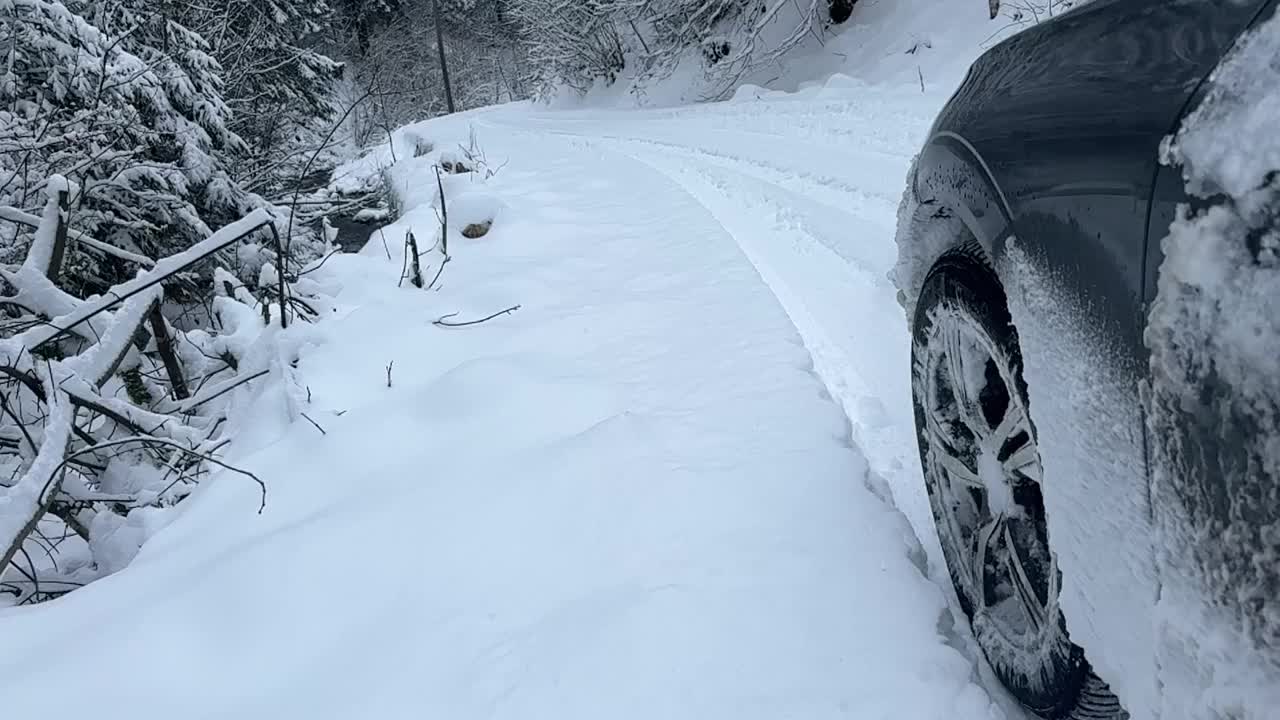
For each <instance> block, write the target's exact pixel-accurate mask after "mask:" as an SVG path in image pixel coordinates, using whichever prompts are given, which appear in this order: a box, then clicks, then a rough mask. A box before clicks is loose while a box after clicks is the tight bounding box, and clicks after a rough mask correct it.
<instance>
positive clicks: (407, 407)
mask: <svg viewBox="0 0 1280 720" xmlns="http://www.w3.org/2000/svg"><path fill="white" fill-rule="evenodd" d="M911 90H912V89H911V88H910V87H906V88H904V89H902V90H901V91H898V90H893V89H888V90H886V89H883V88H872V87H869V86H864V85H860V84H858V83H853V82H851V81H837V82H833V83H830V84H829V87H828V88H827V89H824V90H817V89H815V90H811V91H806V92H804V93H801V94H800V95H797V96H789V97H784V98H773V99H767V100H755V99H745V100H741V101H738V102H735V103H726V104H720V105H714V106H703V107H695V108H688V109H679V110H661V111H646V112H627V113H623V112H616V113H614V112H603V111H580V112H536V111H533V110H531V109H529V108H528V107H525V106H508V107H504V108H498V109H495V110H490V111H485V112H481V113H473V114H469V115H464V116H456V117H454V118H450V119H447V120H441V121H433V122H431V123H426V124H423V125H421V126H418V127H417V128H415V129H414V131H413V132H414V133H415V134H416V135H418V136H420V137H422V138H425V139H428V140H430V141H431V142H433V143H434V144H436V145H437V146H440V147H443V146H448V145H451V144H452V143H456V142H458V141H460V140H462V139H464V138H465V137H466V135H467V133H468V131H469V129H471V128H474V130H475V132H476V136H477V138H478V141H479V143H480V145H481V146H482V147H483V148H484V150H485V153H486V154H487V156H488V157H489V158H490V159H491V161H492V162H493V163H494V164H495V165H497V164H498V163H501V162H504V161H505V162H506V163H507V164H506V166H505V167H503V169H502V170H500V171H499V172H498V174H497V175H496V176H495V177H494V178H493V179H492V180H490V181H489V182H487V183H484V184H483V185H478V184H477V185H475V186H474V187H471V186H467V185H466V184H465V181H463V184H459V183H455V184H454V188H455V190H456V191H457V196H456V202H458V203H459V204H460V205H461V206H462V207H466V206H467V205H468V204H470V205H472V206H476V207H483V206H486V205H489V204H492V203H493V202H498V203H500V204H501V206H502V208H501V211H500V213H499V214H498V217H497V221H496V223H495V225H494V229H493V231H492V232H491V233H490V234H489V235H488V236H487V237H485V238H483V239H481V240H465V239H463V238H461V237H460V236H454V237H453V238H452V239H451V252H452V254H453V261H452V262H451V263H450V264H449V265H448V266H447V268H446V269H445V273H444V278H443V287H442V288H441V289H440V290H439V291H438V292H421V291H417V290H414V289H412V288H410V287H409V286H408V285H407V284H406V285H405V287H403V288H397V278H398V276H399V274H400V271H401V260H400V255H399V252H400V251H399V248H398V245H397V244H398V243H399V241H400V239H401V238H402V237H403V232H404V230H405V229H407V228H412V229H414V231H415V233H416V234H418V235H419V236H420V237H427V236H429V235H430V233H431V228H433V227H435V222H436V221H435V214H434V211H433V209H432V208H431V206H430V202H431V199H432V196H433V193H434V192H435V176H434V174H432V173H431V172H430V170H429V167H430V163H431V162H432V161H433V160H434V159H435V158H434V157H432V156H426V157H421V158H408V159H405V158H404V153H402V154H401V156H400V158H401V159H400V162H399V163H398V164H397V166H396V168H395V169H394V171H393V175H394V177H396V178H397V181H398V182H400V183H402V187H401V191H402V194H403V195H404V197H405V201H406V207H407V212H406V214H405V217H404V218H403V219H402V220H401V221H400V223H399V224H398V225H396V226H393V227H391V228H388V230H387V232H386V237H387V238H389V239H390V242H391V244H392V245H393V246H395V247H392V248H391V251H390V253H389V254H391V255H394V258H392V259H389V258H388V257H387V255H385V254H384V250H383V246H382V244H381V240H380V239H379V238H378V237H377V236H375V238H374V239H373V241H371V244H370V246H369V247H368V248H366V251H365V252H363V253H362V254H360V255H358V256H345V257H340V258H336V259H334V260H332V261H330V262H329V263H328V264H327V265H326V266H325V267H324V269H322V270H321V271H320V272H319V273H317V274H316V275H317V276H318V278H319V280H320V282H322V283H326V284H330V285H333V286H335V287H337V286H341V291H340V292H339V293H338V294H337V300H336V304H337V312H336V313H335V314H334V317H333V318H332V319H329V320H327V321H325V323H323V324H322V326H321V332H319V336H320V341H319V342H317V343H316V344H315V345H313V346H309V347H307V348H305V349H304V350H303V352H302V357H301V362H300V363H299V371H300V373H301V374H302V376H303V377H304V378H305V381H306V385H307V388H308V394H309V397H310V401H309V402H310V405H309V407H308V410H307V413H308V417H310V418H312V419H314V421H315V422H316V423H317V424H318V425H320V426H323V428H324V431H325V433H324V434H321V433H320V432H319V431H318V430H317V428H316V427H313V426H312V425H311V424H310V423H307V422H296V423H293V424H291V425H287V424H286V423H285V422H284V420H283V417H282V415H283V411H282V410H281V406H282V402H281V398H280V396H279V394H278V393H276V392H268V393H266V394H264V395H262V396H260V397H258V398H257V399H256V400H254V403H253V404H252V405H251V406H249V407H246V408H244V409H243V416H244V417H245V419H246V427H245V428H244V429H243V431H242V432H241V437H242V438H243V441H242V442H241V445H240V451H239V454H238V457H237V458H236V460H237V461H238V462H240V463H241V464H243V465H245V466H246V467H248V468H250V469H252V470H253V471H254V472H256V473H257V474H258V475H259V476H261V477H263V478H264V479H265V480H266V481H267V483H268V485H269V487H270V495H269V499H268V507H267V511H266V513H265V514H263V515H262V516H257V515H254V514H253V510H254V508H255V507H256V503H257V496H256V494H255V492H254V489H253V488H252V487H246V486H245V484H244V483H241V482H239V481H237V480H236V479H234V478H232V477H224V478H222V479H219V480H218V481H216V482H213V483H210V484H208V485H207V486H206V487H203V488H202V490H201V492H200V493H199V494H198V495H196V496H194V497H193V499H192V500H191V501H190V502H189V503H188V507H187V509H186V511H185V512H184V514H183V515H182V516H181V517H180V518H179V519H178V520H177V521H176V522H175V523H174V524H173V525H171V526H170V527H168V528H166V529H165V530H164V531H162V532H161V533H160V534H159V535H158V536H157V537H156V538H155V539H154V540H153V541H152V542H151V543H150V544H149V545H148V546H146V547H145V548H144V550H143V552H142V554H141V555H140V556H139V558H138V559H137V561H135V563H134V564H133V565H132V566H131V567H130V568H128V569H127V570H125V571H123V572H121V573H119V574H118V575H115V576H113V577H111V578H108V579H106V580H104V581H101V582H99V583H96V584H94V585H92V586H90V587H88V588H86V589H84V590H81V591H78V592H76V593H73V594H72V595H70V596H68V597H66V598H64V599H63V600H60V601H57V602H54V603H49V604H47V605H43V606H38V607H34V608H22V609H15V610H7V611H3V612H2V613H0V637H3V638H4V649H5V652H4V653H3V655H0V678H3V680H2V681H0V696H2V697H3V698H4V707H5V711H6V713H8V714H11V715H13V716H14V717H19V716H28V715H32V714H34V713H35V712H37V711H41V710H54V709H56V710H57V711H58V712H60V713H62V712H65V713H68V714H72V715H79V714H86V713H92V715H93V716H94V717H104V716H106V717H130V718H135V719H136V718H144V719H145V718H152V717H154V718H165V719H166V720H168V719H171V718H174V717H183V718H206V717H207V718H215V717H218V718H222V717H226V718H232V717H234V718H278V717H310V718H383V717H388V718H389V717H406V716H411V717H418V716H420V717H440V718H458V719H462V718H519V719H522V720H527V719H529V718H584V719H585V718H591V719H592V720H595V719H597V718H684V717H687V718H690V719H696V720H707V719H709V718H733V720H742V719H743V718H762V719H764V718H769V719H774V718H782V717H795V718H805V719H806V720H811V719H816V718H826V717H831V718H835V717H845V718H895V719H897V718H908V719H920V720H932V719H938V720H941V719H943V718H946V719H947V720H953V719H954V720H968V719H970V718H999V717H1008V716H1012V715H1016V714H1017V713H1016V711H1014V710H1012V709H1011V707H1010V706H1009V703H1008V702H1007V700H1005V699H1003V697H1001V696H999V693H998V692H996V691H994V690H989V689H988V688H989V687H990V686H991V685H990V683H985V682H983V680H982V679H981V678H982V675H981V671H980V669H979V665H978V663H977V662H976V661H975V660H974V658H973V656H972V653H971V651H970V650H969V649H968V647H967V645H966V643H965V641H964V640H963V637H964V634H963V632H960V631H956V630H954V629H953V628H952V615H951V613H950V611H949V610H948V605H947V601H946V592H947V591H944V589H943V588H942V587H941V586H940V585H939V584H938V583H937V582H936V581H935V579H936V578H941V577H943V576H944V573H943V572H942V571H941V570H940V568H939V567H938V566H937V565H936V561H937V555H936V554H935V553H934V552H933V549H932V542H933V541H932V539H931V538H932V532H931V527H930V523H931V521H930V520H929V517H928V511H927V505H926V503H925V500H924V498H923V490H922V488H921V484H920V480H919V476H918V469H917V465H916V462H915V459H914V448H913V442H914V440H913V436H912V430H911V419H910V404H909V386H908V368H907V352H908V348H907V338H906V329H905V324H904V322H903V318H902V311H901V309H900V308H899V307H898V306H897V304H896V303H895V301H894V290H893V289H892V287H891V284H890V282H889V281H888V279H887V278H886V273H887V271H888V270H889V268H890V267H891V265H892V261H893V257H894V249H893V239H892V238H893V225H894V213H895V210H896V206H897V202H898V198H899V196H900V193H901V188H902V185H903V182H904V177H905V173H906V169H907V163H908V159H909V156H910V154H911V153H912V152H914V150H915V149H916V147H917V146H918V144H919V142H920V140H921V135H922V133H923V132H924V130H925V129H926V128H927V126H928V123H929V120H930V118H931V116H932V113H933V111H934V110H935V109H936V108H937V105H938V103H939V102H940V98H939V97H937V96H935V95H922V94H920V93H919V90H918V89H916V90H915V91H914V93H913V92H912V91H911ZM451 192H452V191H451ZM455 232H456V228H455ZM428 244H429V242H428ZM514 305H520V309H519V310H518V311H516V312H514V313H512V314H510V315H504V316H502V317H500V318H498V319H496V320H493V321H490V322H486V323H484V324H481V325H476V326H471V327H467V328H456V329H445V328H440V327H436V326H434V325H433V324H432V322H431V321H432V320H433V319H434V318H437V317H439V316H441V315H445V314H447V313H452V312H457V313H459V315H458V318H459V319H463V318H478V317H483V316H486V315H489V314H490V313H492V312H494V311H497V310H500V309H502V308H506V307H510V306H514ZM389 365H390V366H391V367H388V366H389ZM388 377H391V378H392V382H391V387H388V386H387V385H388V383H387V379H388ZM899 508H900V509H901V510H899ZM913 526H914V529H913ZM918 535H920V536H923V537H925V538H928V539H929V541H928V542H929V544H928V545H923V546H922V544H921V543H920V541H919V540H918V539H917V537H918ZM927 556H932V558H933V560H932V563H933V566H932V567H930V561H929V560H928V559H927ZM931 576H932V578H934V579H931ZM67 678H74V681H72V682H70V683H69V684H68V682H67ZM53 687H59V688H63V689H62V690H61V691H59V692H58V694H57V695H56V696H51V694H50V688H53ZM67 687H71V688H73V689H74V690H73V692H70V693H68V692H67V691H66V690H65V688H67Z"/></svg>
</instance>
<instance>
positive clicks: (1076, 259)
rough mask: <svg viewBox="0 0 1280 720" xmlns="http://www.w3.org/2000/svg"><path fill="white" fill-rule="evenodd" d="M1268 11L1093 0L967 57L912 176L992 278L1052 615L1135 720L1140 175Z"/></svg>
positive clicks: (1259, 0) (1141, 649)
mask: <svg viewBox="0 0 1280 720" xmlns="http://www.w3.org/2000/svg"><path fill="white" fill-rule="evenodd" d="M1263 5H1264V0H1247V1H1242V2H1211V1H1210V0H1095V2H1093V3H1091V4H1089V5H1086V6H1084V7H1082V8H1079V9H1077V10H1074V11H1072V12H1070V13H1067V14H1066V15H1064V16H1062V17H1060V18H1057V19H1055V20H1053V21H1050V22H1046V23H1042V24H1041V25H1039V26H1036V27H1033V28H1030V29H1028V30H1026V31H1024V32H1022V33H1020V34H1018V35H1016V36H1014V37H1012V38H1010V39H1008V40H1006V41H1004V42H1002V43H1000V44H999V45H997V46H996V47H994V48H992V49H991V50H990V51H988V52H987V53H986V54H984V55H983V56H982V57H981V58H980V59H979V60H978V61H977V62H975V63H974V65H973V67H972V68H971V69H970V71H969V75H968V76H967V77H966V79H965V81H964V83H963V84H962V86H961V87H960V89H959V90H957V92H956V93H955V95H954V96H953V98H952V99H951V101H950V102H949V103H948V105H947V106H946V107H945V108H944V109H943V111H942V112H941V113H940V115H939V117H938V119H937V121H936V122H935V125H934V128H933V129H932V130H931V132H930V138H929V141H928V143H927V144H926V146H925V148H924V149H923V150H922V151H921V154H920V156H919V157H918V158H917V162H916V166H915V170H914V173H913V177H912V180H911V182H912V190H911V192H912V193H913V195H914V199H915V201H916V202H917V203H919V206H920V207H921V208H931V209H930V210H929V213H930V214H931V216H932V217H935V218H952V217H955V218H959V220H960V221H961V222H962V223H963V226H964V228H965V229H967V231H968V233H969V234H971V235H972V236H973V237H974V238H975V239H976V240H977V241H978V242H979V243H980V244H981V245H982V246H983V247H984V248H985V249H986V251H987V252H988V254H989V256H990V257H991V258H992V260H993V263H994V265H995V267H996V270H997V272H998V273H1000V274H1001V278H1002V281H1003V282H1004V283H1005V286H1006V290H1007V292H1008V295H1009V302H1010V310H1011V312H1012V314H1013V317H1014V321H1015V324H1016V325H1017V326H1018V329H1019V335H1020V340H1021V343H1022V345H1023V354H1024V360H1025V369H1024V374H1025V375H1026V377H1027V380H1028V383H1029V386H1030V388H1031V411H1032V415H1033V420H1034V422H1035V423H1036V426H1037V430H1038V435H1039V436H1040V439H1041V455H1042V457H1043V460H1044V463H1045V467H1046V480H1045V488H1044V497H1045V504H1046V509H1047V510H1048V513H1049V533H1050V538H1051V542H1052V543H1053V546H1054V549H1055V553H1056V554H1057V556H1058V560H1059V566H1060V568H1061V570H1062V572H1063V576H1064V581H1063V593H1062V609H1063V612H1064V614H1065V615H1066V617H1067V622H1068V627H1069V629H1070V631H1071V633H1072V636H1073V639H1075V640H1076V641H1077V642H1078V643H1080V644H1081V645H1083V646H1084V647H1085V649H1086V652H1087V653H1088V655H1089V657H1090V660H1091V662H1092V663H1093V664H1094V666H1095V669H1096V670H1097V671H1098V673H1099V674H1100V675H1101V676H1102V677H1103V678H1104V679H1105V680H1107V681H1108V682H1110V683H1111V684H1112V686H1113V688H1114V689H1115V690H1116V691H1117V692H1118V693H1119V694H1120V695H1121V697H1122V698H1124V699H1125V701H1126V703H1127V704H1129V705H1130V709H1131V710H1132V711H1134V712H1135V717H1138V718H1141V717H1151V713H1153V712H1154V709H1155V708H1156V707H1158V704H1159V700H1158V684H1159V680H1158V671H1157V668H1156V667H1155V658H1156V652H1155V638H1154V633H1153V630H1152V626H1151V616H1152V612H1153V610H1154V607H1155V602H1156V599H1157V594H1158V592H1159V579H1158V575H1157V571H1156V565H1155V559H1154V531H1153V529H1152V528H1153V524H1152V509H1151V507H1150V503H1149V493H1150V487H1149V482H1148V477H1149V474H1148V472H1147V467H1146V457H1145V434H1144V433H1145V429H1144V423H1143V418H1142V415H1141V403H1140V398H1139V397H1138V389H1139V387H1140V381H1141V379H1142V378H1143V376H1144V369H1145V362H1146V350H1145V347H1144V345H1143V342H1142V331H1143V325H1144V317H1145V314H1144V311H1143V309H1144V294H1145V287H1144V286H1145V284H1146V283H1147V282H1148V281H1149V280H1150V272H1149V271H1148V270H1147V267H1148V262H1147V261H1148V260H1149V259H1150V258H1149V256H1148V253H1147V250H1148V244H1149V242H1148V227H1149V225H1150V226H1151V227H1155V226H1156V223H1159V222H1161V221H1162V220H1163V216H1161V215H1160V214H1159V213H1157V214H1156V216H1155V217H1154V218H1149V211H1150V210H1151V209H1152V203H1151V198H1152V193H1153V187H1155V186H1156V183H1157V182H1164V183H1168V178H1167V177H1166V176H1165V175H1164V174H1163V171H1162V170H1161V169H1160V166H1159V164H1158V157H1159V147H1160V144H1161V142H1162V141H1163V139H1164V138H1165V137H1166V136H1167V135H1168V134H1169V133H1170V132H1171V131H1172V130H1173V129H1174V128H1175V127H1176V123H1177V121H1178V120H1179V118H1180V117H1181V116H1182V114H1183V113H1184V111H1185V109H1186V107H1187V106H1188V103H1189V101H1190V99H1191V98H1192V97H1193V95H1194V93H1195V92H1196V89H1197V88H1198V87H1199V86H1200V85H1201V84H1202V82H1203V80H1204V79H1205V77H1206V76H1208V74H1209V73H1210V72H1211V71H1212V70H1213V68H1214V67H1215V66H1216V64H1217V63H1218V61H1219V60H1220V59H1221V57H1222V55H1223V53H1224V52H1225V51H1226V50H1227V49H1228V48H1229V47H1230V46H1231V44H1232V43H1233V42H1234V41H1235V39H1236V38H1237V37H1238V36H1239V35H1240V33H1241V32H1242V31H1243V30H1244V29H1245V28H1246V27H1247V26H1248V25H1249V23H1250V22H1251V21H1252V20H1253V19H1254V18H1255V17H1256V16H1257V14H1258V11H1259V9H1260V8H1261V7H1262V6H1263ZM1174 178H1175V179H1176V176H1174ZM1180 185H1181V184H1180V183H1178V184H1177V187H1178V188H1180ZM1162 187H1166V188H1168V187H1169V186H1168V185H1164V186H1162ZM1169 197H1173V195H1170V196H1169ZM1162 212H1163V211H1162ZM1149 220H1150V222H1149ZM1165 227H1167V223H1166V224H1165ZM963 239H964V238H956V242H957V243H958V242H960V241H962V240H963ZM1011 248H1012V250H1011ZM945 249H946V248H945V247H944V246H938V247H937V248H936V251H937V252H938V253H939V254H940V253H941V252H942V251H944V250H945ZM930 264H931V262H930Z"/></svg>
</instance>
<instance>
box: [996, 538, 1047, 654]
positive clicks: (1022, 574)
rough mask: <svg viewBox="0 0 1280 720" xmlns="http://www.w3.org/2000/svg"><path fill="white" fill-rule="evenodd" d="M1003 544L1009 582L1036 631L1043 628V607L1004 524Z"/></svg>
mask: <svg viewBox="0 0 1280 720" xmlns="http://www.w3.org/2000/svg"><path fill="white" fill-rule="evenodd" d="M1004 543H1005V547H1006V549H1007V550H1008V553H1007V555H1006V561H1005V564H1006V565H1008V566H1009V582H1010V584H1012V585H1013V589H1014V591H1015V592H1017V593H1018V600H1019V604H1021V605H1022V608H1023V612H1025V613H1026V615H1027V619H1028V620H1030V621H1031V624H1032V625H1035V629H1036V630H1037V631H1038V630H1040V628H1042V627H1044V622H1045V619H1044V616H1045V609H1044V606H1042V605H1041V604H1040V598H1039V597H1037V596H1036V591H1035V588H1034V587H1032V585H1031V578H1030V577H1028V576H1027V570H1026V568H1024V567H1023V565H1022V557H1021V556H1020V555H1018V548H1017V546H1016V545H1014V544H1013V532H1012V531H1011V530H1010V529H1009V524H1008V523H1005V524H1004Z"/></svg>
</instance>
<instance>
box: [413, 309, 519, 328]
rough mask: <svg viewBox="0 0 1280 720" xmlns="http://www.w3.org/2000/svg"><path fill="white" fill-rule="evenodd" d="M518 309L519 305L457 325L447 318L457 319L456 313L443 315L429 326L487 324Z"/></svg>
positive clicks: (457, 324)
mask: <svg viewBox="0 0 1280 720" xmlns="http://www.w3.org/2000/svg"><path fill="white" fill-rule="evenodd" d="M519 309H520V306H519V305H512V306H511V307H509V308H507V309H506V310H499V311H498V312H496V313H494V314H492V315H490V316H488V317H484V318H480V319H479V320H468V321H466V322H457V323H455V322H449V321H448V320H449V318H451V317H457V316H458V313H449V314H448V315H445V316H444V317H442V318H440V319H438V320H436V321H434V322H432V323H431V324H432V325H439V326H440V327H467V326H468V325H479V324H480V323H483V322H489V321H490V320H492V319H494V318H496V317H499V316H502V315H510V314H511V313H513V312H515V311H517V310H519Z"/></svg>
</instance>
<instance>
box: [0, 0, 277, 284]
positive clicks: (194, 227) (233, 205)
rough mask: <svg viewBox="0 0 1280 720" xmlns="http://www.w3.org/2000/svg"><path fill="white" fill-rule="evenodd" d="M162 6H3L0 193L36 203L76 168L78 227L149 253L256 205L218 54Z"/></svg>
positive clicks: (112, 2)
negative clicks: (240, 175) (235, 174)
mask: <svg viewBox="0 0 1280 720" xmlns="http://www.w3.org/2000/svg"><path fill="white" fill-rule="evenodd" d="M165 5H166V2H158V3H156V2H142V1H141V0H107V1H105V2H104V1H103V0H68V1H67V2H60V1H59V0H5V2H4V3H3V4H0V37H5V38H6V39H8V41H9V43H10V58H9V60H10V62H9V63H8V64H7V65H8V67H7V68H6V72H5V74H4V76H3V80H2V81H0V107H2V108H3V109H0V174H2V175H0V177H2V180H0V203H3V204H6V205H14V206H18V207H26V208H30V207H32V206H33V205H34V204H37V203H39V202H41V199H40V198H41V191H42V189H43V185H44V183H45V182H46V180H47V178H49V177H50V176H52V175H54V174H61V175H64V176H67V177H68V178H71V179H73V180H74V181H76V183H77V184H78V185H79V187H80V188H81V191H80V192H79V193H78V195H77V196H76V197H75V198H73V199H72V202H73V212H72V215H71V217H72V223H73V225H74V226H76V227H78V228H79V229H81V230H84V231H87V232H89V233H90V234H91V235H93V236H95V237H97V238H99V239H101V240H105V241H107V242H110V243H114V244H117V245H119V246H121V247H124V248H126V249H129V250H133V251H137V252H142V253H143V254H147V255H150V256H152V257H155V256H159V255H164V254H167V253H169V252H173V251H174V250H175V249H179V248H181V247H185V246H187V245H189V244H191V243H193V242H195V241H197V240H199V239H202V238H204V237H205V236H207V235H208V234H209V233H210V227H211V226H217V225H221V224H223V223H224V222H226V221H229V220H230V219H233V218H235V217H238V216H239V215H240V214H242V213H244V212H247V210H248V209H249V208H250V207H251V206H252V205H253V199H252V198H250V197H248V196H247V195H246V194H245V193H244V192H243V191H242V190H240V189H239V188H238V187H237V185H236V184H235V183H234V182H233V181H232V180H231V178H230V177H229V175H228V173H227V172H226V167H225V165H224V163H223V161H222V160H221V157H223V156H224V154H226V153H235V152H240V151H242V150H243V149H244V147H245V146H244V143H243V141H242V140H241V139H240V138H239V136H238V135H237V134H236V133H235V132H234V130H233V129H232V128H231V127H230V119H231V109H230V108H229V107H228V105H227V104H226V102H225V101H224V99H223V95H222V92H223V85H222V82H221V80H220V77H219V72H220V68H219V66H218V63H217V61H216V60H215V59H214V58H213V57H212V56H211V55H210V53H209V48H208V45H207V44H206V43H205V42H204V41H203V39H202V38H200V37H199V36H198V35H196V34H195V33H193V32H192V31H191V30H190V29H188V28H186V27H184V26H183V25H182V24H181V23H178V22H176V21H175V20H173V19H172V18H170V17H167V16H165V15H164V14H162V13H161V12H160V10H161V9H163V8H164V6H165ZM102 272H106V273H109V272H110V268H106V269H102ZM108 279H109V278H108Z"/></svg>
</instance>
